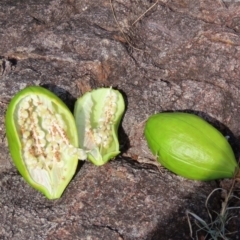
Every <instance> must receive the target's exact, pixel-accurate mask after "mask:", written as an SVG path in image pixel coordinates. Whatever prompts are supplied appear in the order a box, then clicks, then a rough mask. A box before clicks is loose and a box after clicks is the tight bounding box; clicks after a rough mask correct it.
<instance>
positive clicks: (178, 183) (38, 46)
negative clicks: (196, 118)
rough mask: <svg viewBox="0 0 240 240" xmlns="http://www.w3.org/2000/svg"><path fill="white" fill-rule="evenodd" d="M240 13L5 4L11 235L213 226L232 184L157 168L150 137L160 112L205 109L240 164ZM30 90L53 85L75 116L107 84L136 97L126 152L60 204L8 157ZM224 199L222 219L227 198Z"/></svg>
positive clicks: (3, 235)
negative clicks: (20, 98)
mask: <svg viewBox="0 0 240 240" xmlns="http://www.w3.org/2000/svg"><path fill="white" fill-rule="evenodd" d="M111 3H112V4H111ZM151 6H153V7H152V8H151V9H150V10H149V11H147V10H148V9H149V8H150V7H151ZM143 13H145V14H144V15H142V14H143ZM239 14H240V3H238V2H237V1H236V2H235V3H234V1H226V2H223V1H221V0H219V1H211V0H194V1H192V0H191V1H190V0H169V1H166V0H159V1H158V2H157V3H156V4H155V5H154V2H152V1H138V0H137V1H130V0H118V1H113V2H111V1H106V0H100V1H91V2H89V1H86V0H63V1H62V0H50V1H49V0H40V1H34V0H24V1H8V0H2V1H1V3H0V42H1V44H0V106H1V108H0V137H1V138H0V152H1V156H0V188H1V197H0V207H1V209H2V210H1V213H0V215H1V217H0V239H131V240H132V239H189V229H188V223H187V218H186V215H185V211H186V210H187V209H189V210H191V211H194V212H195V213H197V214H198V215H199V216H201V217H203V218H204V219H206V220H207V213H206V211H205V208H204V203H205V200H206V197H207V196H208V194H209V193H210V192H211V191H212V190H213V189H214V188H215V187H218V186H219V184H220V182H211V183H199V182H194V181H189V180H185V179H182V178H180V177H177V176H174V175H173V174H171V173H169V172H167V171H165V170H163V169H161V170H162V171H163V172H159V171H158V169H157V168H156V167H154V166H151V165H148V164H146V162H148V163H149V162H152V163H155V161H154V157H153V156H152V155H151V154H150V152H149V150H148V149H147V146H146V142H145V140H144V138H143V136H142V130H143V127H144V121H145V120H146V119H147V118H148V116H149V115H151V114H153V113H155V112H159V111H166V110H173V111H188V112H194V113H196V114H198V115H200V116H202V117H204V118H205V119H206V120H208V121H210V122H211V123H212V124H213V125H215V126H216V127H217V128H218V129H219V130H221V131H222V133H223V134H226V135H228V136H229V137H230V143H231V144H232V146H233V148H234V151H235V153H236V157H239V140H240V128H239V122H240V118H239V111H240V84H239V79H240V78H239V76H240V74H239V64H240V63H239V59H240V48H239V46H240V37H239V34H240V29H239V21H240V20H239V19H240V18H239ZM140 16H142V17H141V18H140V19H138V18H139V17H140ZM136 20H137V22H135V21H136ZM28 85H42V86H45V87H47V88H48V89H50V90H52V91H53V92H55V93H56V94H57V95H58V96H60V97H61V98H62V99H63V100H64V101H65V102H66V104H68V106H69V107H70V109H73V104H74V102H75V100H76V98H77V97H79V96H80V95H82V94H83V93H84V92H86V91H89V90H91V89H94V88H97V87H101V86H113V87H114V88H117V89H119V90H120V91H121V92H122V93H123V95H124V97H125V101H126V105H127V109H126V113H125V116H124V119H123V122H122V127H121V129H120V133H119V136H120V142H121V150H122V156H120V157H118V158H117V159H116V160H114V161H112V162H110V163H108V164H106V165H105V166H103V167H99V168H97V167H95V166H93V165H91V164H89V163H85V164H84V165H83V166H82V168H81V169H80V170H79V172H78V173H77V175H76V176H75V178H74V180H73V181H72V182H71V184H70V185H69V187H68V188H67V190H66V192H65V193H64V195H63V197H62V198H61V199H59V200H57V201H48V200H46V199H45V198H44V197H43V196H42V195H40V194H39V193H37V192H36V191H35V190H33V189H31V188H30V187H29V186H28V185H27V184H26V183H25V182H24V181H23V180H22V178H21V176H20V175H19V174H18V173H17V172H16V170H15V168H14V166H13V165H12V162H11V158H10V156H9V152H8V149H7V143H6V138H5V128H4V115H5V111H6V108H7V104H8V103H9V101H10V99H11V98H12V96H13V95H14V94H15V93H16V92H18V91H19V90H20V89H22V88H24V87H25V86H28ZM221 184H222V183H221ZM224 186H225V185H224ZM227 190H228V189H227ZM214 196H215V195H214ZM213 202H214V203H215V204H213V210H216V211H218V210H219V207H220V203H221V198H220V196H219V195H218V194H217V195H216V196H215V200H213ZM236 204H237V203H236ZM234 214H235V215H236V216H239V213H238V211H236V212H234ZM239 225H240V223H239V221H237V220H236V221H234V222H233V223H232V224H231V227H230V228H231V230H232V231H237V232H236V233H235V234H233V235H231V236H232V239H238V238H239V237H240V231H239V229H240V226H239ZM195 230H196V229H195Z"/></svg>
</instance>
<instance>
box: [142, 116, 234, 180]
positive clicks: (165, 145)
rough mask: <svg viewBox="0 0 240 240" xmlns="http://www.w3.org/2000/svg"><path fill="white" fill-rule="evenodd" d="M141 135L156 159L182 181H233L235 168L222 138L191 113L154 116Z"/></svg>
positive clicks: (229, 149) (228, 145) (226, 143)
mask: <svg viewBox="0 0 240 240" xmlns="http://www.w3.org/2000/svg"><path fill="white" fill-rule="evenodd" d="M144 134H145V138H146V140H147V143H148V146H149V148H150V150H151V151H152V153H153V154H154V155H155V156H157V160H158V161H159V162H160V163H161V164H162V165H163V166H164V167H166V168H167V169H169V170H170V171H172V172H174V173H176V174H178V175H180V176H183V177H185V178H189V179H194V180H202V181H208V180H214V179H221V178H232V177H233V176H234V173H235V171H236V168H237V167H238V165H237V162H236V160H235V157H234V153H233V150H232V148H231V146H230V144H229V143H228V141H227V140H226V139H225V137H224V136H223V135H222V134H221V133H220V132H219V131H218V130H217V129H215V128H214V127H213V126H212V125H210V124H209V123H207V122H206V121H205V120H203V119H202V118H200V117H198V116H196V115H194V114H189V113H178V112H176V113H159V114H156V115H153V116H151V117H150V118H149V119H148V121H147V123H146V126H145V130H144Z"/></svg>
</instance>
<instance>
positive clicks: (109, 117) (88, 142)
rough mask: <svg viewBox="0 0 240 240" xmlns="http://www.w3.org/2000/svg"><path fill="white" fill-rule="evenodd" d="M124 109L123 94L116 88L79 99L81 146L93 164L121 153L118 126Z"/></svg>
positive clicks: (75, 110)
mask: <svg viewBox="0 0 240 240" xmlns="http://www.w3.org/2000/svg"><path fill="white" fill-rule="evenodd" d="M124 109H125V104H124V100H123V97H122V94H121V93H120V92H119V91H117V90H114V89H112V88H99V89H96V90H93V91H91V92H88V93H85V94H84V95H83V96H82V97H80V98H79V99H78V100H77V102H76V103H75V108H74V117H75V121H76V124H77V130H78V137H79V147H80V148H82V149H83V150H84V151H86V152H87V157H88V160H89V161H91V162H92V163H93V164H95V165H98V166H100V165H103V164H105V163H106V162H108V161H109V160H110V159H112V158H114V157H115V156H116V155H118V154H119V153H120V151H119V142H118V127H119V123H120V121H121V118H122V115H123V112H124Z"/></svg>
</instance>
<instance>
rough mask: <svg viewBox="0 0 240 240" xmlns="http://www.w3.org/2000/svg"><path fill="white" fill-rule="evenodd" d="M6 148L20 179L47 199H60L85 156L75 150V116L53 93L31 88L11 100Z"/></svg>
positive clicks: (8, 112)
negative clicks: (7, 147) (79, 162)
mask: <svg viewBox="0 0 240 240" xmlns="http://www.w3.org/2000/svg"><path fill="white" fill-rule="evenodd" d="M5 125H6V135H7V140H8V146H9V150H10V154H11V156H12V159H13V162H14V164H15V165H16V167H17V169H18V171H19V172H20V173H21V175H22V176H23V178H24V179H25V180H26V181H27V182H28V183H29V184H30V185H31V186H32V187H34V188H35V189H37V190H39V191H40V192H42V193H43V194H44V195H45V196H46V197H47V198H49V199H56V198H59V197H60V196H61V195H62V193H63V191H64V189H65V188H66V186H67V185H68V183H69V182H70V180H71V179H72V177H73V175H74V173H75V171H76V168H77V164H78V158H80V159H85V158H86V153H85V152H84V151H83V150H81V149H78V136H77V129H76V124H75V121H74V117H73V115H72V113H71V112H70V110H69V109H68V107H67V106H66V105H65V104H64V103H63V102H62V101H61V100H60V99H59V98H58V97H57V96H56V95H55V94H53V93H52V92H50V91H48V90H46V89H45V88H42V87H39V86H31V87H27V88H25V89H23V90H22V91H20V92H18V93H17V94H16V95H15V96H14V97H13V99H12V100H11V102H10V104H9V106H8V109H7V113H6V119H5Z"/></svg>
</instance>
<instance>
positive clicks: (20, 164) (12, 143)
mask: <svg viewBox="0 0 240 240" xmlns="http://www.w3.org/2000/svg"><path fill="white" fill-rule="evenodd" d="M35 94H37V95H42V96H44V97H46V98H49V99H51V101H52V102H54V103H55V104H56V105H58V106H59V108H61V109H62V112H63V113H64V114H66V115H67V116H66V118H67V119H68V125H70V126H71V129H69V136H70V137H71V144H72V145H73V146H75V147H77V146H78V136H77V128H76V124H75V120H74V118H73V115H72V113H71V112H70V110H69V109H68V107H67V106H66V105H65V104H64V103H63V102H62V100H61V99H60V98H58V97H57V96H56V95H55V94H53V93H52V92H50V91H48V90H47V89H45V88H43V87H40V86H30V87H26V88H25V89H23V90H21V91H20V92H18V93H17V94H16V95H15V96H14V97H13V98H12V100H11V102H10V103H9V105H8V108H7V112H6V116H5V127H6V136H7V141H8V148H9V151H10V155H11V157H12V159H13V162H14V164H15V166H16V167H17V169H18V171H19V172H20V174H21V175H22V177H23V178H24V179H25V181H26V182H27V183H29V185H30V186H32V187H33V188H35V189H37V190H38V191H40V192H41V193H43V194H44V195H45V196H46V197H47V198H48V199H57V198H60V197H61V195H62V193H63V191H64V190H65V188H66V186H67V185H68V184H69V182H70V180H71V179H72V177H73V175H74V174H75V172H76V168H77V164H78V158H77V157H71V158H70V159H69V166H68V167H69V169H68V171H67V176H66V179H65V180H64V181H63V182H61V183H60V184H59V186H58V189H56V191H55V193H54V194H51V193H49V192H48V190H47V189H46V188H44V187H43V186H42V185H40V184H38V183H36V182H35V181H34V180H33V179H32V178H31V176H30V175H29V172H28V170H27V168H26V165H25V163H24V161H23V158H22V153H21V150H22V146H21V141H20V139H19V136H18V132H17V128H16V125H15V122H14V117H15V116H16V114H15V110H16V106H17V104H18V103H19V102H20V101H21V99H23V98H24V97H26V96H29V95H35Z"/></svg>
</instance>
